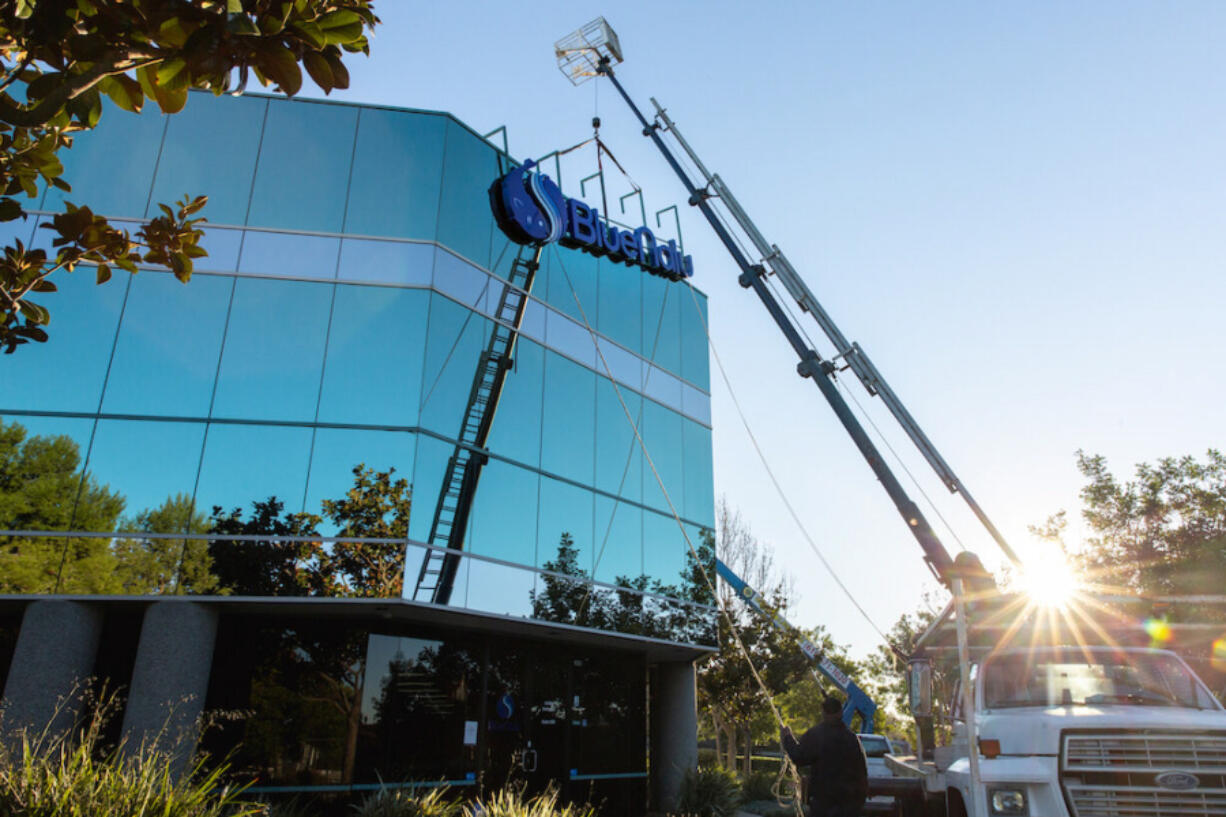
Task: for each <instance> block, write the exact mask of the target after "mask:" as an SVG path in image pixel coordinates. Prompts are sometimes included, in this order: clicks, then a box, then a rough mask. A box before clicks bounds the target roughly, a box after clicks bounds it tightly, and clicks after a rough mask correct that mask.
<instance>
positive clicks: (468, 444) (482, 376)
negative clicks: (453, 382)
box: [413, 246, 542, 604]
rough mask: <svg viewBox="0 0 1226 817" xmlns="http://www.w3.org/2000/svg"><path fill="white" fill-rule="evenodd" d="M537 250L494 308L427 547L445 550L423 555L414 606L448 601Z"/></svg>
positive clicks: (522, 260)
mask: <svg viewBox="0 0 1226 817" xmlns="http://www.w3.org/2000/svg"><path fill="white" fill-rule="evenodd" d="M541 250H542V247H531V246H526V247H522V248H521V249H520V251H519V254H518V255H517V256H516V257H515V262H514V263H513V264H512V265H511V271H510V273H509V274H508V276H507V281H508V283H507V284H506V285H504V286H503V288H502V295H501V296H500V297H499V300H498V308H497V309H496V310H495V311H494V317H495V318H496V319H497V320H496V321H495V323H494V328H493V329H492V331H491V332H490V339H489V342H488V343H487V344H486V347H485V350H484V351H483V352H482V353H481V357H480V359H479V361H478V363H477V371H476V373H475V374H474V376H473V384H472V388H471V389H470V390H469V393H468V403H467V405H466V406H465V408H464V418H463V420H462V421H461V423H460V433H459V435H458V436H457V438H456V439H457V442H456V447H455V451H454V452H453V453H452V455H451V458H450V459H448V460H447V469H446V471H444V473H443V485H442V490H441V491H440V492H439V498H438V504H437V505H436V506H435V508H434V519H433V521H432V522H431V523H430V536H429V538H428V539H427V542H428V543H429V544H431V545H435V546H437V547H439V548H446V550H440V549H435V548H431V549H428V550H427V551H426V556H425V558H424V559H423V560H422V565H421V570H420V571H419V572H418V574H417V585H416V587H415V588H414V590H413V600H414V601H429V602H432V603H434V604H447V603H448V602H449V601H450V600H451V590H452V587H453V585H454V584H455V576H456V572H457V570H458V569H459V566H460V556H459V554H458V553H455V552H453V551H460V550H463V549H464V534H465V531H466V530H467V528H468V517H469V511H471V510H472V500H473V496H474V494H475V493H476V490H477V480H478V479H480V477H481V469H482V468H484V467H485V464H486V463H487V462H489V454H488V453H487V452H486V451H485V444H486V441H487V440H488V438H489V433H490V426H491V425H492V423H493V421H494V412H495V411H496V410H497V408H498V399H499V397H500V396H501V395H502V386H503V383H504V382H505V380H506V376H507V372H508V371H510V369H511V365H512V355H513V353H514V351H515V341H516V340H517V339H518V337H519V328H520V325H521V324H522V323H523V319H524V309H525V307H526V306H527V304H528V293H529V292H531V291H532V282H533V280H534V279H535V278H536V271H537V269H539V268H540V260H541Z"/></svg>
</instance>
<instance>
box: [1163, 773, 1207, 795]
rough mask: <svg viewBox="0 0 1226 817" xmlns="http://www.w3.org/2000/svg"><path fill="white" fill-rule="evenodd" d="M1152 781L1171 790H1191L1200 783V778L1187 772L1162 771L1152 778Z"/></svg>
mask: <svg viewBox="0 0 1226 817" xmlns="http://www.w3.org/2000/svg"><path fill="white" fill-rule="evenodd" d="M1154 782H1155V783H1157V784H1158V785H1159V786H1161V787H1162V788H1164V789H1170V790H1171V791H1191V790H1192V789H1194V788H1196V787H1197V786H1199V785H1200V779H1199V778H1197V776H1196V775H1194V774H1188V773H1187V772H1163V773H1162V774H1160V775H1158V776H1157V777H1155V778H1154Z"/></svg>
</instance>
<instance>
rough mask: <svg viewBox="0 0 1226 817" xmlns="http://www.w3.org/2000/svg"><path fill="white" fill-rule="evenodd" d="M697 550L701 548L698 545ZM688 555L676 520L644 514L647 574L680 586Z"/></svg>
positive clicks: (659, 515)
mask: <svg viewBox="0 0 1226 817" xmlns="http://www.w3.org/2000/svg"><path fill="white" fill-rule="evenodd" d="M694 547H698V543H697V542H695V543H694ZM687 552H688V548H687V547H686V544H685V537H684V536H683V535H682V533H681V528H680V527H679V526H678V525H677V520H676V519H674V518H673V517H671V516H664V515H661V514H657V513H652V512H651V511H645V512H644V513H643V572H645V573H646V574H647V575H648V576H650V577H651V578H653V579H659V580H660V581H661V582H663V583H664V584H671V585H677V584H680V582H681V571H682V570H684V569H685V555H686V553H687Z"/></svg>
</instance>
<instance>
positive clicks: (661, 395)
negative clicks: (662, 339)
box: [643, 365, 681, 411]
mask: <svg viewBox="0 0 1226 817" xmlns="http://www.w3.org/2000/svg"><path fill="white" fill-rule="evenodd" d="M643 393H644V394H646V395H647V396H648V397H650V398H652V399H653V400H656V401H658V402H660V403H663V404H664V405H666V406H668V407H669V408H673V409H676V410H677V411H680V410H681V381H680V380H678V379H677V378H675V377H673V376H672V375H671V374H669V373H668V372H666V371H664V370H663V369H661V368H659V367H657V366H651V365H648V366H647V377H646V383H645V384H644V386H643Z"/></svg>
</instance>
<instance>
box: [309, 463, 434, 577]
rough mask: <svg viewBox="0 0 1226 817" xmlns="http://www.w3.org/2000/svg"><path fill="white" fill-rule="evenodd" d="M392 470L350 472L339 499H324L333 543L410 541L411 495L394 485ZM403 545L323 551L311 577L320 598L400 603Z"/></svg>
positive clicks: (339, 546)
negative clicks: (333, 529)
mask: <svg viewBox="0 0 1226 817" xmlns="http://www.w3.org/2000/svg"><path fill="white" fill-rule="evenodd" d="M395 473H396V469H395V468H390V469H388V470H387V471H375V470H374V469H372V468H367V467H366V466H365V465H361V464H359V465H356V466H354V468H353V487H352V488H351V489H349V492H348V493H347V494H345V496H343V497H341V498H340V499H325V500H324V501H323V503H322V508H323V515H324V518H325V519H327V520H328V521H329V522H331V523H332V524H333V525H335V526H336V529H337V531H336V535H337V536H338V537H354V538H367V539H390V540H404V539H407V538H408V535H409V514H410V512H411V511H412V509H413V489H412V487H411V486H410V485H409V481H408V480H407V479H404V478H401V479H393V477H394V475H395ZM405 548H406V545H405V542H404V541H387V542H343V541H342V542H335V543H334V544H333V545H332V546H331V547H330V548H327V549H324V550H322V551H321V552H320V553H319V555H318V557H317V564H316V565H315V569H314V572H313V576H314V581H315V582H316V586H315V590H316V592H318V593H319V594H321V595H328V596H353V597H359V598H399V597H400V594H401V591H402V590H403V589H404V557H405Z"/></svg>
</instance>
